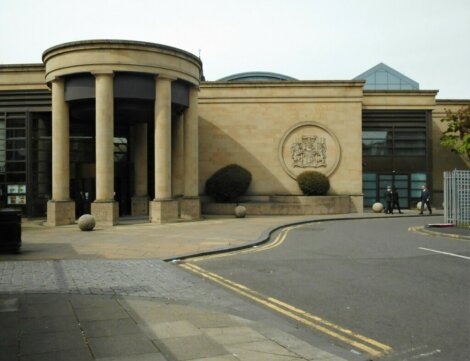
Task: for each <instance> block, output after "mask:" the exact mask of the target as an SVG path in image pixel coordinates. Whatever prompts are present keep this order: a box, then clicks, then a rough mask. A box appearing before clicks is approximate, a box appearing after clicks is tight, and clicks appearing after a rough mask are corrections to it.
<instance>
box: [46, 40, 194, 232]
mask: <svg viewBox="0 0 470 361" xmlns="http://www.w3.org/2000/svg"><path fill="white" fill-rule="evenodd" d="M43 62H44V64H45V68H46V81H47V83H48V84H49V86H50V87H51V88H52V118H53V122H52V147H53V159H52V173H53V182H52V183H53V189H52V199H51V200H50V201H49V202H48V213H47V217H48V223H49V224H51V225H60V224H68V223H71V222H73V221H74V220H75V214H76V212H75V202H74V200H72V198H71V195H70V188H69V180H70V172H71V171H70V167H69V164H70V160H69V156H70V155H69V151H68V147H69V142H70V139H69V127H70V119H71V117H73V119H74V122H75V123H80V122H83V124H90V125H89V127H90V128H94V130H95V134H94V139H95V157H94V160H95V163H94V165H93V167H92V168H94V172H95V180H96V181H95V187H96V189H95V191H94V195H95V199H93V200H92V201H93V202H92V204H91V213H92V214H93V215H94V216H95V218H96V220H97V222H98V223H101V224H108V225H111V224H116V223H117V219H118V216H119V209H118V208H119V207H118V203H117V202H116V200H115V194H116V190H115V189H114V185H115V179H116V174H115V172H116V170H115V167H114V164H115V159H114V158H115V156H116V144H115V141H116V137H117V135H116V129H115V127H116V126H119V127H120V128H122V127H123V126H124V125H125V127H126V129H129V132H128V134H129V136H128V139H127V138H126V146H127V145H128V146H129V148H130V158H131V160H130V164H132V166H133V168H132V172H129V174H130V173H132V175H133V177H132V179H131V180H130V181H129V182H128V183H129V184H130V186H131V187H132V191H131V193H132V201H131V204H132V206H131V214H133V215H144V214H149V216H150V220H151V221H152V222H157V223H160V222H166V221H171V220H175V219H177V218H178V217H184V218H188V217H189V218H199V216H200V205H199V198H198V188H197V184H198V167H197V153H198V133H197V129H198V125H197V124H198V115H197V103H198V96H197V94H198V89H199V79H200V73H201V68H202V64H201V61H200V60H199V58H197V57H195V56H194V55H192V54H190V53H187V52H185V51H182V50H179V49H176V48H172V47H168V46H163V45H158V44H152V43H144V42H135V41H118V40H92V41H80V42H73V43H66V44H62V45H58V46H55V47H52V48H50V49H48V50H46V51H45V52H44V54H43ZM90 120H91V121H92V123H90ZM86 122H89V123H86ZM149 131H153V133H154V136H153V138H152V137H149V136H148V134H147V133H148V132H149ZM176 134H178V136H176ZM152 139H153V142H152ZM148 141H149V143H150V144H147V142H148ZM127 142H128V143H127ZM152 143H153V144H152ZM151 149H153V152H152V153H150V154H149V151H150V150H151ZM195 157H196V159H195ZM152 160H153V164H151V165H150V166H149V162H151V161H152ZM172 167H174V168H175V170H178V172H177V173H176V174H173V175H172ZM149 170H151V171H152V172H153V174H148V173H149ZM176 175H179V177H176ZM181 178H182V179H181ZM149 180H150V181H149ZM149 182H150V183H154V184H153V187H152V189H149ZM176 183H177V184H176ZM149 199H151V200H150V202H149Z"/></svg>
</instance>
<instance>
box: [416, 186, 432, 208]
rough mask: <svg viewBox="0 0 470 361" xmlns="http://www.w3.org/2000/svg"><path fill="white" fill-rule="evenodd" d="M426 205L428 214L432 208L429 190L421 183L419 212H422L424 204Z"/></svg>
mask: <svg viewBox="0 0 470 361" xmlns="http://www.w3.org/2000/svg"><path fill="white" fill-rule="evenodd" d="M425 204H426V206H427V207H428V210H429V214H430V215H431V214H432V209H431V192H430V191H429V189H428V188H427V187H426V185H423V186H422V187H421V212H419V214H423V211H424V205H425Z"/></svg>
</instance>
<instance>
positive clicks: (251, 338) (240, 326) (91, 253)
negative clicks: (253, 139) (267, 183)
mask: <svg viewBox="0 0 470 361" xmlns="http://www.w3.org/2000/svg"><path fill="white" fill-rule="evenodd" d="M346 216H347V217H349V216H352V217H358V216H359V215H346ZM371 216H373V215H371ZM343 217H345V215H338V216H336V217H335V218H343ZM325 218H332V217H314V218H313V217H256V218H246V219H234V218H217V219H216V218H213V219H208V220H205V221H202V222H194V223H180V224H175V225H171V226H170V225H160V226H157V225H150V226H149V224H141V225H140V224H124V225H122V226H118V227H108V228H101V229H98V230H97V231H94V232H88V233H85V232H80V231H78V228H77V227H76V226H75V227H72V226H65V227H57V228H54V229H50V228H47V227H44V226H42V225H41V223H40V222H38V221H33V222H25V223H24V224H23V247H22V253H20V254H18V255H6V254H3V255H1V256H0V257H1V260H2V262H0V324H2V329H1V330H0V333H1V336H2V337H1V338H0V339H1V341H0V346H1V347H0V359H2V360H3V359H6V360H12V361H14V360H68V361H73V360H103V361H104V360H107V361H110V360H120V361H124V360H137V361H138V360H206V361H210V360H222V361H223V360H261V361H262V360H270V361H278V360H279V361H284V360H285V361H287V360H311V361H313V360H330V361H335V360H336V361H338V360H345V359H348V360H355V359H357V358H355V356H354V355H345V354H344V352H343V351H341V350H338V349H335V348H332V347H325V345H324V344H321V343H320V344H321V346H320V348H319V347H314V346H312V345H310V344H308V343H306V342H305V341H303V340H302V339H300V338H298V337H295V336H292V335H293V334H295V332H296V329H295V326H293V325H288V324H286V323H285V322H284V321H282V319H277V320H274V321H273V317H274V316H273V315H272V314H270V313H269V311H267V310H264V309H262V308H259V307H256V306H254V305H252V304H250V303H249V302H247V301H245V300H243V299H241V298H237V297H234V296H233V294H231V293H229V292H228V291H225V290H223V289H221V288H219V287H217V286H216V285H213V284H211V283H208V282H205V281H203V280H201V279H199V278H198V277H195V276H194V275H192V274H189V273H188V272H186V271H184V270H183V269H181V268H179V267H175V266H174V265H172V264H171V263H166V262H164V261H162V259H166V258H171V257H177V256H181V255H183V254H189V253H198V252H206V251H211V250H215V249H220V248H230V247H234V246H240V245H243V244H254V243H256V242H257V241H259V240H262V239H264V238H266V237H267V235H268V233H269V232H268V231H267V230H269V229H273V228H275V227H276V226H279V225H281V224H287V223H295V222H305V221H309V220H314V219H325ZM134 233H136V235H133V234H134ZM136 248H140V249H138V250H136ZM60 258H63V259H60ZM274 318H275V317H274ZM338 355H339V356H338Z"/></svg>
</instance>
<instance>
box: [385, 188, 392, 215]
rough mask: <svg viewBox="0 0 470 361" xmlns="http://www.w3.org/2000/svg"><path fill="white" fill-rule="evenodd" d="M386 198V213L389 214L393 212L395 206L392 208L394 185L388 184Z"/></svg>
mask: <svg viewBox="0 0 470 361" xmlns="http://www.w3.org/2000/svg"><path fill="white" fill-rule="evenodd" d="M384 198H385V203H386V207H385V213H387V214H393V208H392V202H393V193H392V187H390V186H388V187H387V190H386V191H385V193H384Z"/></svg>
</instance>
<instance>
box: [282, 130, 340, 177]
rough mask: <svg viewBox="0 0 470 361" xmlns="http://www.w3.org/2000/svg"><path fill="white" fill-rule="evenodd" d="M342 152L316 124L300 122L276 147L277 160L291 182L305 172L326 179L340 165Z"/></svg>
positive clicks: (327, 131) (326, 131)
mask: <svg viewBox="0 0 470 361" xmlns="http://www.w3.org/2000/svg"><path fill="white" fill-rule="evenodd" d="M340 158H341V148H340V145H339V141H338V139H337V138H336V136H335V135H334V134H333V132H331V131H330V130H329V129H327V128H326V127H324V126H323V125H320V124H318V123H316V122H302V123H298V124H296V125H295V126H293V127H292V128H290V129H289V130H288V131H287V132H286V133H285V134H284V136H283V137H282V139H281V142H280V144H279V160H280V162H281V165H282V167H283V168H284V170H285V171H286V172H287V174H289V176H291V177H292V178H294V179H295V178H296V177H297V175H299V174H300V173H302V172H304V171H306V170H315V171H318V172H321V173H323V174H325V175H326V176H329V175H330V174H332V173H333V172H334V171H335V169H336V168H337V166H338V164H339V160H340Z"/></svg>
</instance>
